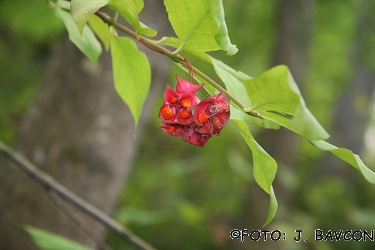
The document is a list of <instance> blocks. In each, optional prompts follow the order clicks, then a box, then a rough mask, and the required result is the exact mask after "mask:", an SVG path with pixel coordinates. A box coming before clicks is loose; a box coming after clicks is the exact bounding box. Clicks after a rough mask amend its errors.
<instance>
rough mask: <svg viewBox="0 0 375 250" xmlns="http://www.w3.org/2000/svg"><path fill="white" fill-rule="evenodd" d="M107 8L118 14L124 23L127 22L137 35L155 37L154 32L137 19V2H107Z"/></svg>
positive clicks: (130, 0) (131, 0) (123, 0)
mask: <svg viewBox="0 0 375 250" xmlns="http://www.w3.org/2000/svg"><path fill="white" fill-rule="evenodd" d="M108 6H109V7H110V8H111V9H112V10H114V11H116V12H118V13H119V14H120V15H121V16H122V17H123V18H125V20H126V21H128V22H129V23H130V24H131V25H132V26H133V27H134V29H135V32H136V33H137V36H138V35H142V34H144V35H147V36H155V35H156V31H155V30H153V29H151V28H149V27H147V26H146V25H144V24H141V23H140V22H139V19H138V13H139V12H140V11H141V10H140V9H139V8H140V7H141V5H140V3H139V1H137V4H136V3H135V2H134V1H133V0H109V1H108Z"/></svg>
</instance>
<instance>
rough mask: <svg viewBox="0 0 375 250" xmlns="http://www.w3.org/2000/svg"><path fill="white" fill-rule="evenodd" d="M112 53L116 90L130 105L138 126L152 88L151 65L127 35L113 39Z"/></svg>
mask: <svg viewBox="0 0 375 250" xmlns="http://www.w3.org/2000/svg"><path fill="white" fill-rule="evenodd" d="M111 55H112V66H113V76H114V81H115V88H116V91H117V93H118V94H119V95H120V96H121V98H122V99H123V100H124V102H125V103H126V104H127V105H128V106H129V109H130V111H131V113H132V115H133V118H134V123H135V125H136V126H137V124H138V120H139V116H140V115H141V112H142V108H143V104H144V102H145V100H146V97H147V94H148V91H149V88H150V83H151V69H150V65H149V63H148V60H147V57H146V55H145V54H144V53H143V52H140V51H139V50H138V49H137V46H136V44H135V43H134V42H133V41H132V40H131V39H129V38H127V37H113V38H112V39H111Z"/></svg>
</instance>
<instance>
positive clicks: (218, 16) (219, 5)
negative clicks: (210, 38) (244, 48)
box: [208, 0, 238, 55]
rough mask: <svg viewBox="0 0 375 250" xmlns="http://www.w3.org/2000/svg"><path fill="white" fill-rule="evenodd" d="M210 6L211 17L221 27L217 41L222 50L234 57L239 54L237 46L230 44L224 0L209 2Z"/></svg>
mask: <svg viewBox="0 0 375 250" xmlns="http://www.w3.org/2000/svg"><path fill="white" fill-rule="evenodd" d="M208 4H209V6H210V10H211V11H210V15H211V16H212V17H213V19H214V20H215V21H216V24H217V25H218V27H219V30H218V32H217V34H216V36H215V40H216V42H217V44H218V45H219V46H220V48H221V49H222V50H224V51H227V54H228V55H234V54H236V53H237V51H238V49H237V47H236V45H234V44H232V43H231V42H230V39H229V36H228V29H227V24H226V23H225V18H224V7H223V1H222V0H209V1H208Z"/></svg>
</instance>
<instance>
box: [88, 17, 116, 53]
mask: <svg viewBox="0 0 375 250" xmlns="http://www.w3.org/2000/svg"><path fill="white" fill-rule="evenodd" d="M89 25H90V27H91V29H92V30H93V31H94V33H95V34H96V35H97V37H98V38H99V39H100V40H101V41H102V43H103V45H104V48H105V50H106V51H108V50H109V45H110V42H111V38H112V34H111V32H110V31H109V26H108V24H106V23H105V22H103V20H102V19H101V18H99V17H98V16H96V15H93V16H91V18H90V20H89Z"/></svg>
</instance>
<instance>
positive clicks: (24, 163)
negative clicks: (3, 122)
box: [0, 141, 155, 250]
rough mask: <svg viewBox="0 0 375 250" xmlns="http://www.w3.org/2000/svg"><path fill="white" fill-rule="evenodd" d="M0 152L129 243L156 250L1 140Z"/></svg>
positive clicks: (139, 247) (142, 248)
mask: <svg viewBox="0 0 375 250" xmlns="http://www.w3.org/2000/svg"><path fill="white" fill-rule="evenodd" d="M0 153H1V154H2V155H3V156H5V157H6V158H9V159H10V160H11V161H12V162H14V163H15V164H16V165H17V166H18V169H20V170H22V171H23V172H25V173H26V174H27V175H28V176H29V177H31V178H32V179H34V180H35V181H36V182H38V183H39V184H40V185H42V186H44V187H45V188H46V189H47V190H54V192H56V194H58V195H59V196H61V197H62V198H64V199H65V200H67V201H68V202H70V203H72V204H73V205H74V206H76V207H77V208H79V209H80V210H81V211H83V212H84V213H85V214H87V215H89V216H91V217H92V218H94V219H95V220H97V221H98V222H100V223H102V224H103V225H105V226H106V227H107V228H109V229H111V230H113V231H114V232H115V233H116V234H118V235H119V236H120V237H121V238H122V239H124V240H125V241H127V242H128V243H130V244H132V245H133V246H135V247H136V248H138V249H141V250H155V248H154V247H152V246H151V245H150V244H148V243H147V242H145V241H144V240H142V239H141V238H139V237H138V236H137V235H135V234H134V233H133V232H131V231H130V230H129V229H127V228H125V227H124V226H123V225H121V224H120V223H119V222H117V221H115V220H114V219H112V218H111V217H110V216H108V215H107V214H105V213H104V212H102V211H101V210H99V209H98V208H96V207H94V206H93V205H91V204H90V203H88V202H86V201H85V200H83V199H82V198H81V197H79V196H78V195H76V194H74V193H73V192H72V191H70V190H69V189H67V188H66V187H65V186H63V185H62V184H60V183H59V182H57V181H56V180H55V179H53V178H52V177H51V176H50V175H48V174H46V173H45V172H43V171H41V170H39V169H38V167H36V166H35V165H34V164H33V163H31V162H30V161H29V160H27V159H26V158H25V157H23V156H22V155H20V154H19V153H17V152H16V151H14V150H13V149H11V148H10V147H8V146H6V145H4V144H3V143H2V142H1V141H0Z"/></svg>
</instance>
